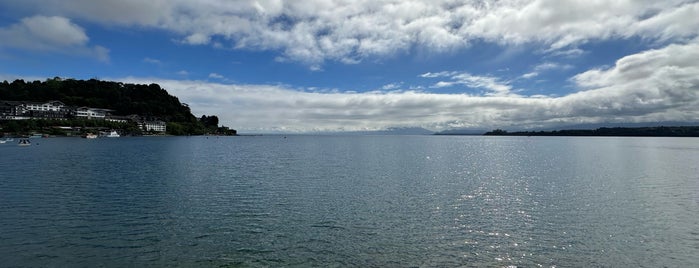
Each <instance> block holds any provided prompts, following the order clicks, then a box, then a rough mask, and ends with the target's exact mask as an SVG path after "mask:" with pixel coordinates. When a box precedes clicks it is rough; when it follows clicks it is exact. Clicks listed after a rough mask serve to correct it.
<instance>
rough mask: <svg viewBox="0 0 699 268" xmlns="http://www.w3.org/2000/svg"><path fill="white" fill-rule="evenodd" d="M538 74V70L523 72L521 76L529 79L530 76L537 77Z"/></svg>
mask: <svg viewBox="0 0 699 268" xmlns="http://www.w3.org/2000/svg"><path fill="white" fill-rule="evenodd" d="M538 75H539V73H538V72H531V73H526V74H523V75H522V76H521V77H522V78H524V79H530V78H534V77H537V76H538Z"/></svg>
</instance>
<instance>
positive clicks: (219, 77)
mask: <svg viewBox="0 0 699 268" xmlns="http://www.w3.org/2000/svg"><path fill="white" fill-rule="evenodd" d="M209 78H215V79H225V77H223V75H220V74H217V73H210V74H209Z"/></svg>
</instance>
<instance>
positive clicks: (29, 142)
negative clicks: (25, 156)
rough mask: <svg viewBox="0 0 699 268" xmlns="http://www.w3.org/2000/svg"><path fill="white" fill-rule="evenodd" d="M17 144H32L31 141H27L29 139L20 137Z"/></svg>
mask: <svg viewBox="0 0 699 268" xmlns="http://www.w3.org/2000/svg"><path fill="white" fill-rule="evenodd" d="M17 145H19V146H29V145H32V142H31V141H29V139H20V140H19V143H18V144H17Z"/></svg>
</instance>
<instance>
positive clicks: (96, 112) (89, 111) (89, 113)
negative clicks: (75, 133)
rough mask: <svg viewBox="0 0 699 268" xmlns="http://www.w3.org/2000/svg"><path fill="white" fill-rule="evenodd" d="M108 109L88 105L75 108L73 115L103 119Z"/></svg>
mask: <svg viewBox="0 0 699 268" xmlns="http://www.w3.org/2000/svg"><path fill="white" fill-rule="evenodd" d="M109 111H111V110H109V109H99V108H90V107H79V108H77V109H75V117H77V118H87V119H104V117H105V116H107V112H109Z"/></svg>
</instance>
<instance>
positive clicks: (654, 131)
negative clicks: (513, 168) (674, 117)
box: [483, 126, 699, 137]
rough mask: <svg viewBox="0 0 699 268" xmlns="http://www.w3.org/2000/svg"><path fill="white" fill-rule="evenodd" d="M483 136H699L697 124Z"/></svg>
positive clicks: (491, 133)
mask: <svg viewBox="0 0 699 268" xmlns="http://www.w3.org/2000/svg"><path fill="white" fill-rule="evenodd" d="M483 135H485V136H574V137H699V126H675V127H664V126H660V127H602V128H597V129H566V130H554V131H516V132H508V131H506V130H501V129H496V130H493V131H489V132H486V133H485V134H483Z"/></svg>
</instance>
